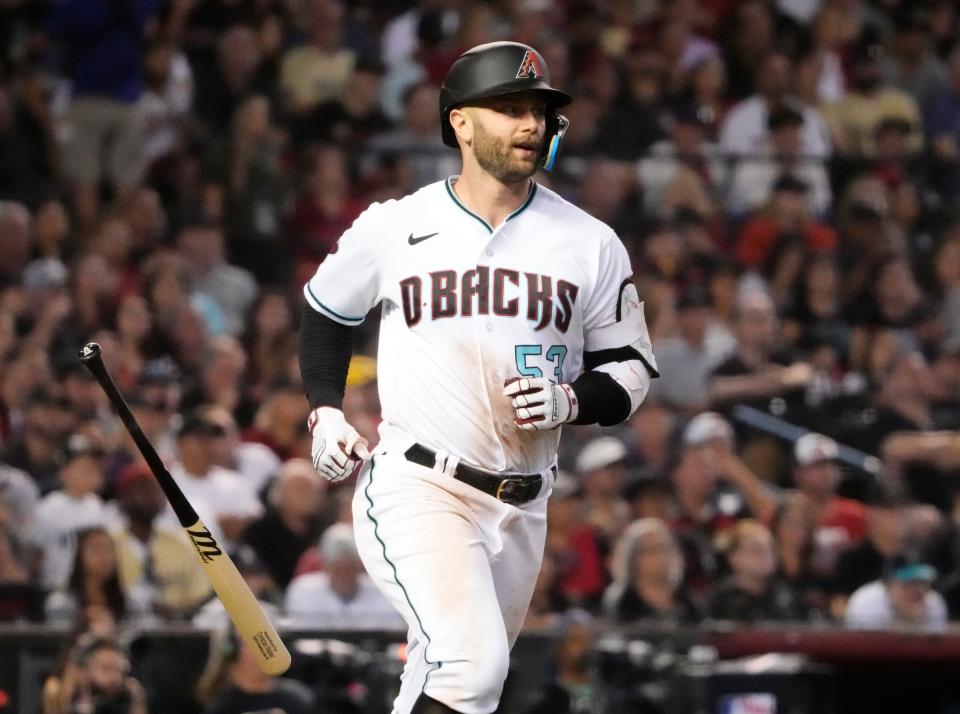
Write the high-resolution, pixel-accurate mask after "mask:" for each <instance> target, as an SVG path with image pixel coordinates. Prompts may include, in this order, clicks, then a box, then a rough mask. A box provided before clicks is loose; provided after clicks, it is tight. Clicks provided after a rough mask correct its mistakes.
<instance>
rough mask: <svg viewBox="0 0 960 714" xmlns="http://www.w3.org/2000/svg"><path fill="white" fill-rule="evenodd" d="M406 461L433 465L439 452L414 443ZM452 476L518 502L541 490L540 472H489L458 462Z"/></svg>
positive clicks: (510, 501)
mask: <svg viewBox="0 0 960 714" xmlns="http://www.w3.org/2000/svg"><path fill="white" fill-rule="evenodd" d="M404 456H405V457H406V459H407V461H412V462H413V463H415V464H420V465H421V466H426V467H427V468H428V469H432V468H434V467H435V466H436V463H437V458H436V456H437V455H436V454H435V453H434V452H433V451H431V450H430V449H428V448H427V447H426V446H421V445H420V444H414V445H413V446H411V447H410V448H409V449H407V450H406V452H405V453H404ZM453 477H454V478H455V479H457V480H458V481H463V482H464V483H466V484H469V485H470V486H473V487H474V488H476V489H478V490H480V491H483V492H484V493H486V494H489V495H491V496H493V497H494V498H496V499H497V500H499V501H503V502H504V503H509V504H512V505H517V504H519V503H526V502H527V501H532V500H533V499H534V498H536V497H537V495H538V494H539V493H540V487H541V486H543V477H542V476H541V475H540V474H509V475H506V476H501V475H499V474H492V473H486V472H484V471H481V470H479V469H475V468H473V467H471V466H467V465H466V464H457V468H456V470H455V471H454V472H453Z"/></svg>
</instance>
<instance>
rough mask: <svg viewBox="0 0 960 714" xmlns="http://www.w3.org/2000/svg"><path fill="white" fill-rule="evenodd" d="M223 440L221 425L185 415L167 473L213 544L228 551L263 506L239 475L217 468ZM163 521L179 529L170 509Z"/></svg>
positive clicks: (196, 416) (194, 414) (197, 414)
mask: <svg viewBox="0 0 960 714" xmlns="http://www.w3.org/2000/svg"><path fill="white" fill-rule="evenodd" d="M225 437H226V432H225V431H224V428H223V426H222V425H220V424H218V423H216V422H214V421H212V420H210V419H207V418H205V417H204V416H203V415H202V414H201V413H200V412H196V411H195V412H191V413H189V414H187V415H186V416H185V417H184V420H183V424H182V425H181V426H180V429H179V431H178V433H177V452H178V457H179V458H178V460H177V462H176V463H174V464H173V466H172V467H171V468H170V473H171V474H172V475H173V477H174V479H175V480H176V481H177V484H178V485H179V486H180V488H181V490H182V491H183V493H184V495H185V496H186V497H187V500H188V501H190V503H191V505H193V507H194V509H195V510H196V511H197V513H198V514H199V515H200V518H201V520H203V522H204V523H205V524H206V526H207V528H209V529H210V532H211V533H212V534H213V536H214V538H216V540H217V542H219V543H220V544H221V546H223V547H226V548H230V547H232V546H233V545H235V544H236V543H237V542H238V541H239V539H240V538H241V536H242V534H243V531H244V530H245V529H246V527H247V526H248V525H249V524H250V523H251V522H252V521H253V520H255V519H256V518H258V517H259V516H260V514H261V513H262V510H263V506H262V505H261V503H260V501H259V499H258V498H257V494H256V493H255V492H254V490H253V488H251V487H250V485H249V484H248V483H247V482H246V481H244V480H243V477H242V476H241V475H240V474H239V473H237V472H236V471H233V470H231V469H227V468H224V467H223V466H219V465H217V444H216V441H217V440H218V439H223V438H225ZM163 521H164V523H166V524H167V525H168V526H169V527H171V528H177V527H179V522H178V521H177V519H176V516H175V515H174V513H173V509H172V508H168V509H167V510H166V511H165V513H164V515H163Z"/></svg>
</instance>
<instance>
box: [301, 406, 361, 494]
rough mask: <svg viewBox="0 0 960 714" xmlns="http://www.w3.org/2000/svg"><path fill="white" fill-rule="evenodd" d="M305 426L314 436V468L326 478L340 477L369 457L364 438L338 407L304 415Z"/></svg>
mask: <svg viewBox="0 0 960 714" xmlns="http://www.w3.org/2000/svg"><path fill="white" fill-rule="evenodd" d="M307 429H309V430H310V434H311V436H313V447H312V449H311V451H312V454H313V468H315V469H316V470H317V473H319V474H320V475H321V476H323V477H324V478H325V479H327V481H330V482H332V483H336V482H337V481H342V480H343V479H345V478H347V477H348V476H351V475H352V474H353V473H354V471H356V470H357V469H358V468H360V466H361V464H362V463H363V462H364V461H367V460H368V459H369V458H370V452H369V451H367V440H366V439H364V438H363V437H362V436H360V434H358V433H357V430H356V429H354V428H353V427H352V426H350V425H349V424H348V423H347V420H346V418H344V416H343V412H342V411H340V410H339V409H334V408H333V407H319V408H317V409H314V410H313V411H312V412H310V416H309V417H307Z"/></svg>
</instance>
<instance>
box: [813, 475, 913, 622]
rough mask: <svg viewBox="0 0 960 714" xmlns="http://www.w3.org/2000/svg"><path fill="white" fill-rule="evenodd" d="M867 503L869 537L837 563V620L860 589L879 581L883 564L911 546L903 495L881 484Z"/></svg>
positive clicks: (833, 608)
mask: <svg viewBox="0 0 960 714" xmlns="http://www.w3.org/2000/svg"><path fill="white" fill-rule="evenodd" d="M868 500H869V505H868V508H867V537H866V538H864V539H863V540H862V541H861V542H860V543H859V544H858V545H855V546H853V547H852V548H849V549H847V550H845V551H844V552H843V553H841V555H840V559H839V561H838V562H837V566H836V570H835V573H836V576H835V578H834V580H833V583H832V587H831V590H832V591H833V596H832V598H831V603H830V610H831V614H832V615H833V616H834V617H837V618H839V617H841V616H842V614H843V612H844V611H845V609H846V603H847V599H848V598H849V597H850V595H852V594H853V592H854V591H856V590H857V588H859V587H861V586H862V585H866V584H867V583H869V582H871V581H873V580H878V579H880V578H881V577H882V575H883V564H884V562H885V561H887V560H889V559H890V558H892V557H894V556H895V555H897V554H898V553H902V552H904V551H905V550H906V549H908V548H909V547H910V546H911V545H912V543H911V533H910V524H909V507H908V504H907V502H906V500H905V499H904V498H903V494H902V493H899V492H897V491H896V490H895V489H892V488H890V487H887V486H883V485H879V484H878V485H877V486H875V487H874V488H872V489H871V490H870V493H869V496H868Z"/></svg>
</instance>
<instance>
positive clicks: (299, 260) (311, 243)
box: [288, 144, 363, 285]
mask: <svg viewBox="0 0 960 714" xmlns="http://www.w3.org/2000/svg"><path fill="white" fill-rule="evenodd" d="M305 163H306V165H307V166H306V176H305V177H304V180H303V184H304V186H303V191H302V193H301V195H300V196H299V197H298V198H297V200H296V203H295V204H294V207H293V211H292V213H291V216H290V220H289V236H288V247H289V250H291V251H292V252H293V255H294V260H295V268H294V272H295V275H296V276H297V278H299V279H302V280H303V281H306V280H307V279H308V278H309V276H311V275H313V273H314V272H315V271H316V267H317V265H319V264H320V263H321V262H322V261H323V259H324V258H326V257H327V254H328V253H329V252H330V251H332V250H334V248H335V246H336V244H337V241H338V240H339V239H340V235H341V234H342V233H343V232H344V231H345V230H347V228H349V227H350V224H351V223H353V221H354V219H355V218H356V217H357V216H358V215H360V211H362V210H363V206H362V205H361V204H360V202H359V201H357V200H356V198H355V197H354V196H353V195H351V191H352V188H353V187H352V185H351V183H350V176H349V170H348V167H347V154H346V152H345V151H344V150H343V149H342V148H341V147H340V146H336V145H333V144H322V145H320V146H317V147H314V148H312V149H311V150H310V151H309V152H307V156H306V158H305ZM298 285H299V282H298Z"/></svg>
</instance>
